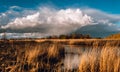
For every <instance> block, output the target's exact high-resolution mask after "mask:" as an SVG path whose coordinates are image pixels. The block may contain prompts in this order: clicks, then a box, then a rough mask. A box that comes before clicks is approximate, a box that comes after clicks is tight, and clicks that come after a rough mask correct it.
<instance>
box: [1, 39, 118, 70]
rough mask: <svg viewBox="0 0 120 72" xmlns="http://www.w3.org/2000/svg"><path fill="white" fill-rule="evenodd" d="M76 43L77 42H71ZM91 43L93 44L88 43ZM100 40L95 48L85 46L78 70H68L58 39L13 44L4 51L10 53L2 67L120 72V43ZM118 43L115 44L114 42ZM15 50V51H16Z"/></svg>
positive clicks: (9, 68) (5, 53)
mask: <svg viewBox="0 0 120 72" xmlns="http://www.w3.org/2000/svg"><path fill="white" fill-rule="evenodd" d="M71 43H74V42H71ZM86 44H89V45H90V43H86ZM99 44H100V43H99V42H97V41H94V43H93V44H91V45H93V46H91V47H92V49H89V50H87V49H85V51H84V52H82V54H81V56H80V64H79V67H78V68H77V69H76V70H66V69H64V68H62V67H64V64H63V62H62V60H63V59H64V53H65V52H64V47H63V46H62V45H61V44H59V43H56V42H52V43H51V42H50V43H49V42H48V43H46V42H45V43H43V44H42V43H41V44H25V45H24V46H19V45H12V47H11V48H8V49H7V50H5V51H6V52H4V50H3V51H2V52H0V53H1V54H3V55H5V56H7V55H10V54H11V55H10V57H11V58H13V59H11V61H10V62H12V64H10V63H9V62H8V61H9V58H6V60H5V61H3V60H2V58H0V60H1V61H3V64H2V63H1V64H2V65H1V66H0V68H2V70H1V72H120V48H119V46H118V45H119V42H116V41H115V42H110V43H109V42H107V43H106V44H104V46H101V47H99ZM113 44H115V45H113ZM12 50H13V51H12Z"/></svg>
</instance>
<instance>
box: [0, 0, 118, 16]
mask: <svg viewBox="0 0 120 72" xmlns="http://www.w3.org/2000/svg"><path fill="white" fill-rule="evenodd" d="M119 4H120V0H0V12H3V11H6V10H7V9H8V8H9V7H10V6H20V7H24V8H36V7H37V6H40V5H54V6H56V7H58V8H67V7H84V6H86V7H90V8H96V9H100V10H102V11H105V12H108V13H113V14H119V13H120V7H119Z"/></svg>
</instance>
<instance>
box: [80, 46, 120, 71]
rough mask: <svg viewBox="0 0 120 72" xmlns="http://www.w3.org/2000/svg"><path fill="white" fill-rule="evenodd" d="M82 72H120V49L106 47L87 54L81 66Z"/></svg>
mask: <svg viewBox="0 0 120 72" xmlns="http://www.w3.org/2000/svg"><path fill="white" fill-rule="evenodd" d="M79 71H80V72H120V49H119V48H117V47H104V48H102V49H101V50H99V49H94V48H93V49H92V50H91V51H88V52H85V53H84V54H83V55H82V57H81V61H80V65H79Z"/></svg>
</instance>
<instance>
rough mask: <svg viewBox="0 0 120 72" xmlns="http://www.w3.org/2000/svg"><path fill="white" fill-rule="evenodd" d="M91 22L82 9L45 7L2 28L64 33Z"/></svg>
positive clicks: (15, 30)
mask: <svg viewBox="0 0 120 72" xmlns="http://www.w3.org/2000/svg"><path fill="white" fill-rule="evenodd" d="M91 23H92V18H91V17H90V16H88V15H86V14H84V13H82V11H81V10H80V9H71V8H68V9H60V10H57V9H52V8H47V7H43V8H40V9H39V10H38V11H36V12H35V13H33V14H30V15H26V16H23V17H17V18H15V19H14V20H13V21H11V22H9V23H8V24H7V25H4V26H1V28H2V29H7V30H8V31H10V32H23V33H24V32H26V33H28V32H40V33H46V34H48V33H51V34H64V33H69V32H71V31H74V30H76V29H77V28H80V27H82V26H86V25H89V24H91Z"/></svg>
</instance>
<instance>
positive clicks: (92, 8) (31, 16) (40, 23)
mask: <svg viewBox="0 0 120 72" xmlns="http://www.w3.org/2000/svg"><path fill="white" fill-rule="evenodd" d="M119 4H120V0H0V33H2V30H3V29H6V31H7V32H9V33H14V34H9V35H12V36H13V35H15V37H16V36H17V37H20V36H23V37H25V36H28V37H31V36H32V37H39V36H47V35H55V34H57V35H60V34H67V33H71V32H77V33H87V34H88V33H89V34H90V35H92V36H98V37H105V36H107V35H110V34H113V33H120V6H119ZM19 33H20V34H19ZM26 33H28V34H26ZM31 33H34V34H32V35H31ZM36 33H38V34H36ZM0 35H1V34H0ZM12 36H9V37H12Z"/></svg>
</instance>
